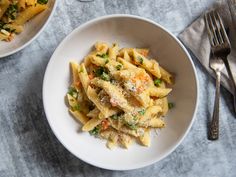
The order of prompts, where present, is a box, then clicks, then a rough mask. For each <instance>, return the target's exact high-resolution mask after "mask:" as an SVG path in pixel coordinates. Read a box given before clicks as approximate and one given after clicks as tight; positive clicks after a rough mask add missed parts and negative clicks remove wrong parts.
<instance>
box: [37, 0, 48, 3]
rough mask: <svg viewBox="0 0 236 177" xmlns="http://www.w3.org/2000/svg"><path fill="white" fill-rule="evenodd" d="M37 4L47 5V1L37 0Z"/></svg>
mask: <svg viewBox="0 0 236 177" xmlns="http://www.w3.org/2000/svg"><path fill="white" fill-rule="evenodd" d="M37 2H38V3H39V4H47V3H48V0H38V1H37Z"/></svg>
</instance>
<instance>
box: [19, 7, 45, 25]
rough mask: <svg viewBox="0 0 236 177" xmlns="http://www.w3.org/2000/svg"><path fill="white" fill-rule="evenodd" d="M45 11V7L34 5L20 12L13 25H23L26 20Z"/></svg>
mask: <svg viewBox="0 0 236 177" xmlns="http://www.w3.org/2000/svg"><path fill="white" fill-rule="evenodd" d="M45 9H47V5H42V4H36V5H35V6H30V7H28V8H26V9H25V10H24V11H22V12H21V13H20V14H19V16H17V18H16V20H15V23H16V24H18V25H24V24H25V23H26V22H27V21H28V20H30V19H31V18H33V17H34V16H36V15H37V14H39V13H40V12H42V11H44V10H45Z"/></svg>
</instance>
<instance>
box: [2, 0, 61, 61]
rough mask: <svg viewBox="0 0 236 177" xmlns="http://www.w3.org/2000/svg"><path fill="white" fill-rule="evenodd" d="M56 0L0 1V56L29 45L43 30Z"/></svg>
mask: <svg viewBox="0 0 236 177" xmlns="http://www.w3.org/2000/svg"><path fill="white" fill-rule="evenodd" d="M56 4H57V0H1V1H0V58H2V57H5V56H8V55H11V54H13V53H16V52H18V51H19V50H21V49H23V48H24V47H26V46H27V45H29V44H30V43H31V42H32V41H33V40H34V39H36V38H37V36H38V35H39V34H40V33H41V32H42V31H43V29H44V27H45V26H46V24H47V23H48V22H49V20H50V18H51V17H52V14H53V13H54V11H55V8H56Z"/></svg>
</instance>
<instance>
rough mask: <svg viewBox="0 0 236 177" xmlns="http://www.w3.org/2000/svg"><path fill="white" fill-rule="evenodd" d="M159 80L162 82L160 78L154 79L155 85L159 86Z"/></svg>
mask: <svg viewBox="0 0 236 177" xmlns="http://www.w3.org/2000/svg"><path fill="white" fill-rule="evenodd" d="M161 82H162V81H161V79H156V80H154V84H155V86H160V84H161Z"/></svg>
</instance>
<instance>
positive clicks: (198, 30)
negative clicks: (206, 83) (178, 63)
mask: <svg viewBox="0 0 236 177" xmlns="http://www.w3.org/2000/svg"><path fill="white" fill-rule="evenodd" d="M231 1H232V0H231ZM212 9H216V10H218V12H219V14H220V16H221V17H222V19H223V22H224V25H225V27H226V29H228V31H229V39H230V42H231V47H232V51H231V54H230V55H229V57H228V60H229V63H230V67H231V70H232V72H233V73H234V78H235V77H236V75H235V74H236V32H235V31H236V21H233V15H232V13H236V11H235V12H233V11H232V9H231V8H230V4H229V2H226V1H220V2H217V4H215V5H214V6H213V7H212V8H211V9H209V10H212ZM230 9H231V12H230ZM233 22H234V23H233ZM178 37H179V39H180V40H181V41H182V42H183V43H184V45H185V46H186V47H187V48H188V49H190V50H191V51H192V53H193V54H194V55H195V56H196V58H197V59H198V60H199V61H200V63H201V64H202V65H203V66H204V67H205V68H206V70H207V71H208V72H209V73H210V74H211V75H212V76H213V77H215V74H214V72H213V70H212V69H211V68H210V67H209V57H210V48H211V47H210V42H209V39H208V35H207V31H206V25H205V21H204V14H203V15H202V16H200V17H199V18H198V19H197V20H196V21H194V22H193V23H192V24H191V25H190V26H189V27H188V28H186V29H185V30H184V31H183V32H182V33H181V34H180V35H179V36H178ZM221 84H222V85H223V86H224V87H225V88H226V89H227V90H229V91H230V92H231V93H233V89H232V88H233V87H232V85H231V84H232V82H231V81H230V79H229V77H228V74H227V71H226V70H225V69H224V70H223V72H222V78H221Z"/></svg>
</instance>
